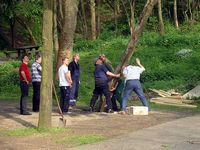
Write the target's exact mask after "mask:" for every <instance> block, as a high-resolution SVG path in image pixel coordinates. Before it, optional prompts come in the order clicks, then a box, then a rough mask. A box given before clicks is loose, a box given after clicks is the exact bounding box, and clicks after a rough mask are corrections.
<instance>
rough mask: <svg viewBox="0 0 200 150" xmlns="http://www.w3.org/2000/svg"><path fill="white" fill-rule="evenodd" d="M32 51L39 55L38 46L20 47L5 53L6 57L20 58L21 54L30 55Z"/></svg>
mask: <svg viewBox="0 0 200 150" xmlns="http://www.w3.org/2000/svg"><path fill="white" fill-rule="evenodd" d="M33 50H34V52H35V54H37V53H39V46H37V45H28V46H22V47H16V48H14V50H9V51H5V52H4V53H5V54H6V56H7V57H14V58H16V57H17V58H21V56H22V55H23V54H30V53H32V52H33Z"/></svg>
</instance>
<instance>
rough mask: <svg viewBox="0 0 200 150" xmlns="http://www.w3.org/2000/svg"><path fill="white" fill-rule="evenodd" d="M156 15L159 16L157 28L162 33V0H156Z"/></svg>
mask: <svg viewBox="0 0 200 150" xmlns="http://www.w3.org/2000/svg"><path fill="white" fill-rule="evenodd" d="M158 16H159V30H160V34H161V35H163V34H164V23H163V16H162V0H158Z"/></svg>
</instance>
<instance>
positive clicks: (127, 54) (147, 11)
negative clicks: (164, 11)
mask: <svg viewBox="0 0 200 150" xmlns="http://www.w3.org/2000/svg"><path fill="white" fill-rule="evenodd" d="M156 3H157V0H148V1H147V3H146V5H145V6H144V9H143V11H142V13H141V15H140V17H139V22H138V25H137V26H136V27H135V30H134V31H133V34H132V35H131V40H130V41H129V43H128V45H127V48H126V50H125V51H124V53H123V54H122V57H121V61H120V64H119V65H118V66H117V68H116V70H115V73H120V72H121V69H122V67H123V66H124V65H125V64H127V63H128V62H129V60H130V58H131V57H132V55H133V53H134V51H135V46H136V44H137V41H138V38H139V35H140V34H141V32H142V29H143V27H144V26H145V24H146V23H147V20H148V18H149V16H150V15H151V13H152V9H153V7H154V5H155V4H156Z"/></svg>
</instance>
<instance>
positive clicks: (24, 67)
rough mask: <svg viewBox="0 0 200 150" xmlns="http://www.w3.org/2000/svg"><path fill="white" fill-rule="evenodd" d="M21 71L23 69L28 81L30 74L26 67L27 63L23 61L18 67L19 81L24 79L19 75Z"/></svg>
mask: <svg viewBox="0 0 200 150" xmlns="http://www.w3.org/2000/svg"><path fill="white" fill-rule="evenodd" d="M21 71H24V73H25V75H26V79H27V80H28V81H31V74H30V71H29V68H28V65H27V64H25V63H21V65H20V67H19V77H20V80H21V81H24V80H25V79H24V78H23V76H22V75H21Z"/></svg>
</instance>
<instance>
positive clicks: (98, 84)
mask: <svg viewBox="0 0 200 150" xmlns="http://www.w3.org/2000/svg"><path fill="white" fill-rule="evenodd" d="M102 94H104V96H105V98H106V104H107V109H108V110H109V109H112V103H111V99H110V92H109V89H108V83H107V81H95V89H94V91H93V96H92V99H91V101H90V107H92V108H94V106H95V104H96V100H97V99H98V97H99V95H102Z"/></svg>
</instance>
